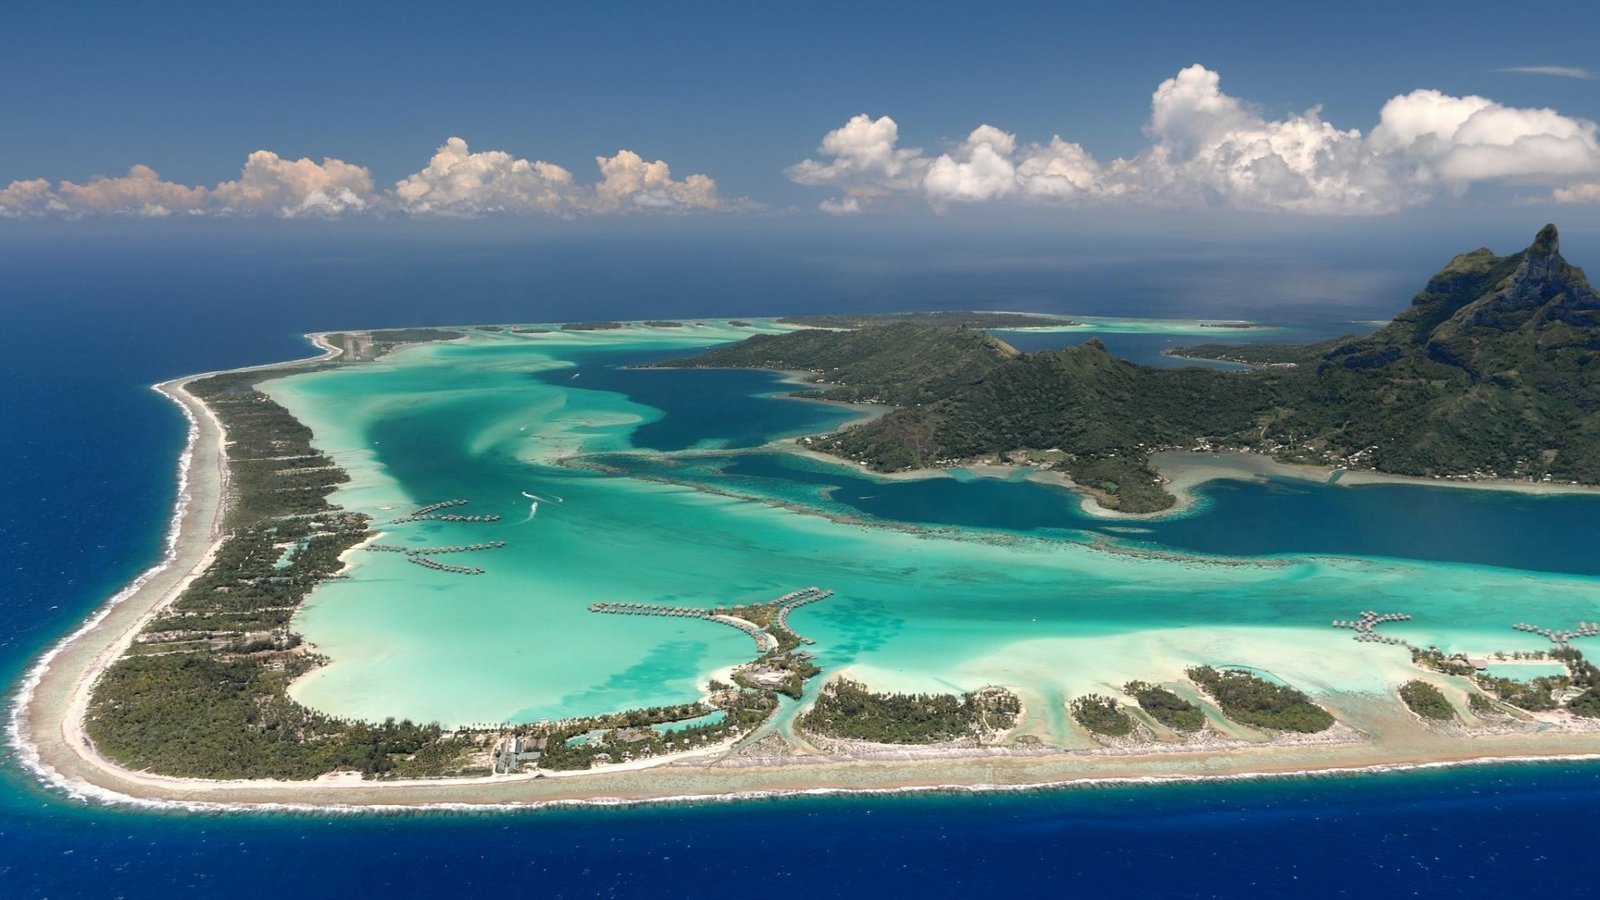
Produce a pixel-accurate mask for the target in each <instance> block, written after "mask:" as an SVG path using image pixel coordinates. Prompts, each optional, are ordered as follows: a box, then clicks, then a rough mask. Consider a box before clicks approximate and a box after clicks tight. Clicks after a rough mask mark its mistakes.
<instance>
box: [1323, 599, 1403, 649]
mask: <svg viewBox="0 0 1600 900" xmlns="http://www.w3.org/2000/svg"><path fill="white" fill-rule="evenodd" d="M1409 621H1411V614H1410V613H1402V612H1391V613H1380V612H1375V611H1373V610H1370V609H1368V610H1362V612H1361V618H1359V619H1355V620H1340V619H1334V620H1333V622H1332V623H1331V624H1332V625H1333V627H1334V628H1350V629H1353V630H1354V631H1355V634H1354V635H1353V637H1354V639H1355V640H1356V641H1358V642H1360V643H1364V644H1366V643H1371V644H1393V645H1395V646H1397V647H1405V648H1407V649H1410V650H1416V649H1418V647H1417V645H1416V644H1413V643H1411V642H1410V641H1406V640H1401V639H1400V638H1397V637H1389V636H1388V635H1383V634H1378V632H1377V627H1378V626H1379V625H1382V624H1384V623H1386V622H1409Z"/></svg>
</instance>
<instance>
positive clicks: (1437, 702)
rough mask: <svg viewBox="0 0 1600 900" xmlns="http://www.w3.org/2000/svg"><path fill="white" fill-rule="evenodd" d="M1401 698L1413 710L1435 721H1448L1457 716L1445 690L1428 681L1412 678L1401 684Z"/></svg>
mask: <svg viewBox="0 0 1600 900" xmlns="http://www.w3.org/2000/svg"><path fill="white" fill-rule="evenodd" d="M1400 699H1401V700H1404V701H1405V704H1406V706H1409V707H1410V708H1411V711H1412V712H1414V713H1416V714H1417V715H1419V716H1421V717H1422V718H1424V719H1428V720H1429V721H1433V722H1448V721H1450V720H1451V719H1454V718H1455V717H1456V710H1455V707H1453V706H1451V705H1450V701H1449V700H1446V699H1445V697H1444V692H1443V691H1440V690H1439V689H1438V688H1437V687H1434V686H1433V685H1431V684H1429V683H1428V682H1426V681H1421V680H1419V679H1415V678H1414V679H1412V680H1410V681H1408V682H1406V683H1405V684H1402V685H1400Z"/></svg>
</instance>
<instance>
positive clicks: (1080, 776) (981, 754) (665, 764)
mask: <svg viewBox="0 0 1600 900" xmlns="http://www.w3.org/2000/svg"><path fill="white" fill-rule="evenodd" d="M307 337H308V339H309V340H310V341H311V342H312V343H313V345H314V346H316V347H318V348H320V349H321V350H322V353H320V354H319V355H317V356H313V357H309V358H306V359H301V360H296V361H292V362H288V363H275V364H269V365H263V366H251V367H246V368H244V369H236V370H230V371H249V370H260V369H277V368H293V367H298V366H305V365H311V364H315V363H318V362H322V361H326V360H328V359H332V358H335V357H336V356H337V355H338V354H339V353H340V351H339V350H338V349H337V348H335V347H333V346H332V345H331V344H329V343H327V341H326V339H325V335H324V334H323V333H317V334H313V335H308V336H307ZM213 374H218V373H211V372H208V373H201V374H197V375H190V376H185V377H182V378H177V379H173V380H171V381H167V382H163V383H161V384H159V385H156V386H154V389H155V390H157V391H159V392H160V393H162V394H163V395H164V396H166V397H167V398H168V399H170V400H172V401H173V402H174V403H177V404H178V405H179V407H180V409H182V411H183V413H184V415H185V417H186V418H187V420H188V423H189V434H188V440H187V442H186V446H185V449H184V451H183V453H182V455H181V456H180V459H179V466H178V473H179V482H178V484H179V489H178V494H177V498H176V501H175V503H174V509H173V514H172V517H171V519H170V524H169V527H168V532H167V535H166V541H165V546H166V552H165V554H164V555H163V558H162V560H161V561H160V562H158V563H157V564H156V565H155V566H153V567H152V568H150V569H149V570H147V571H145V572H144V573H142V574H141V575H140V576H139V577H138V578H136V579H134V581H133V582H131V583H130V584H129V585H128V586H126V587H125V588H124V589H123V590H122V591H120V592H118V593H117V594H116V595H115V596H113V597H112V598H111V599H110V600H108V601H107V602H105V603H104V604H102V605H101V606H100V607H99V608H98V609H96V610H95V611H94V612H93V614H91V615H90V616H89V618H88V619H87V620H86V621H85V622H84V623H83V624H82V625H81V626H80V627H79V628H77V629H76V630H74V631H73V632H71V633H70V634H68V635H67V636H65V637H64V638H62V639H60V640H59V641H57V642H56V643H55V644H54V645H53V646H52V647H51V648H50V649H49V650H48V651H47V652H45V653H44V654H43V655H42V656H41V657H40V658H39V659H38V660H37V662H35V663H34V665H33V666H31V667H30V668H29V670H28V671H27V674H26V676H25V678H24V680H23V682H22V684H21V686H20V687H19V689H18V690H17V691H16V693H15V695H14V697H13V706H12V710H11V716H10V721H9V723H8V729H7V732H8V740H9V742H10V743H11V744H12V745H13V746H14V747H16V749H17V753H18V758H19V761H20V762H21V763H22V765H23V767H24V768H25V769H27V770H28V771H29V772H30V774H32V775H34V776H35V777H37V778H38V779H39V780H41V781H43V782H45V783H46V784H47V785H50V786H52V787H54V788H56V789H58V790H60V791H62V792H64V793H66V794H67V795H69V796H71V797H74V798H77V799H82V800H92V801H96V802H102V803H107V804H115V805H137V806H145V807H151V808H182V809H191V810H212V811H273V810H280V811H295V810H302V811H315V812H327V811H341V812H356V811H363V812H398V811H411V810H422V809H435V810H493V809H533V808H544V807H557V806H574V805H607V806H609V805H619V804H644V803H663V802H707V801H712V800H724V801H726V800H747V799H758V798H766V797H776V796H791V795H798V796H821V795H843V794H899V793H913V792H915V793H933V792H946V793H949V792H962V793H965V792H985V791H1015V790H1041V789H1062V788H1070V787H1087V786H1096V785H1112V784H1176V783H1187V782H1198V781H1215V780H1254V779H1261V778H1288V777H1309V776H1316V775H1345V774H1360V773H1378V772H1391V771H1399V770H1411V769H1430V768H1440V767H1450V766H1465V765H1487V764H1496V763H1517V762H1533V761H1541V760H1549V761H1580V760H1582V761H1591V760H1600V741H1597V740H1596V733H1594V732H1581V731H1562V732H1557V733H1548V734H1537V735H1535V734H1521V733H1518V734H1504V735H1493V736H1488V737H1482V738H1478V739H1475V740H1474V743H1475V744H1478V746H1475V747H1472V748H1471V749H1470V750H1464V749H1463V748H1462V745H1461V742H1460V740H1459V739H1457V738H1456V737H1454V736H1451V735H1445V734H1440V733H1437V732H1432V731H1429V730H1427V729H1426V728H1422V727H1420V726H1417V727H1406V726H1404V725H1403V724H1402V725H1397V726H1396V727H1395V728H1394V729H1392V733H1390V732H1391V729H1389V728H1387V727H1386V728H1384V729H1381V731H1382V732H1384V733H1385V737H1383V738H1380V739H1376V740H1364V741H1355V742H1343V743H1334V744H1327V743H1307V744H1293V743H1269V744H1264V745H1257V746H1250V747H1244V748H1237V747H1230V748H1227V749H1224V750H1218V749H1215V748H1171V747H1162V748H1156V749H1154V750H1152V751H1149V752H1128V753H1105V752H1103V751H1098V752H1097V751H1092V750H1091V751H1068V750H1059V751H1056V752H1051V753H1048V754H1039V753H1029V752H1027V751H1026V750H1023V749H1022V748H1014V749H1013V748H999V749H996V748H987V749H982V750H978V751H977V752H972V753H956V754H954V755H952V754H951V753H950V751H948V750H929V749H928V748H917V747H914V746H911V747H907V748H906V750H905V752H904V758H899V759H894V760H885V759H859V758H850V757H849V756H848V754H845V755H838V754H833V755H828V754H824V755H820V756H819V755H802V756H793V757H776V758H745V759H742V760H741V758H739V757H737V756H732V755H730V756H727V757H724V758H712V759H710V761H707V758H708V757H717V754H719V753H722V752H723V750H722V748H701V749H698V750H695V751H688V752H686V753H683V754H676V755H666V756H662V757H657V758H655V759H652V760H649V761H642V764H636V765H630V766H627V767H621V766H618V767H602V768H599V769H595V770H589V771H583V772H577V773H572V774H570V775H563V776H560V777H552V776H550V775H548V774H537V773H535V774H517V775H500V776H493V775H491V776H474V777H465V778H443V779H428V780H396V781H364V780H360V779H351V778H348V777H341V776H338V775H334V776H332V777H327V776H325V777H324V778H323V779H318V780H309V781H273V780H238V781H221V780H206V779H192V778H175V777H169V776H159V775H152V774H148V773H143V772H135V771H130V770H128V769H126V768H123V767H121V766H118V765H117V764H115V763H113V762H112V761H110V760H108V759H106V758H104V757H102V756H101V755H100V754H99V753H98V752H96V750H95V749H94V747H93V744H92V742H90V741H89V740H88V737H87V735H86V734H85V733H84V729H83V715H84V713H85V712H86V710H87V708H88V703H89V697H90V693H91V691H92V688H93V686H94V684H95V682H96V680H97V679H98V677H99V676H100V674H101V673H103V672H104V671H105V669H106V668H107V667H109V666H110V665H111V664H113V663H114V662H115V661H116V660H117V659H119V658H121V656H122V654H123V652H124V651H125V650H126V648H127V646H128V645H129V644H130V643H131V641H132V640H133V638H134V637H135V636H136V635H137V633H138V632H139V630H140V629H141V628H142V626H143V624H144V623H145V622H146V621H148V619H149V618H150V617H151V616H153V615H155V614H156V613H158V612H159V611H160V610H161V609H162V608H164V607H165V605H166V604H168V603H170V602H171V601H172V600H173V599H174V598H176V597H177V596H178V595H179V594H180V593H181V592H182V590H183V589H184V587H185V586H186V585H187V584H188V583H189V582H190V581H192V580H193V579H194V578H195V577H197V576H198V575H199V574H200V573H201V572H203V571H204V569H205V568H206V566H207V565H208V564H209V561H210V559H211V557H212V554H213V553H214V552H215V550H216V549H217V547H218V545H219V538H218V534H219V528H220V525H221V522H222V517H223V515H224V513H225V511H226V507H227V483H228V481H227V480H228V471H227V453H226V433H225V431H224V430H223V428H222V426H221V423H220V422H219V421H218V420H217V419H216V417H215V416H214V415H213V413H212V412H211V410H210V409H209V408H208V407H207V406H206V405H205V404H204V403H203V402H201V401H200V400H199V399H198V398H196V397H195V396H194V395H192V394H190V393H189V392H188V391H187V390H186V389H185V388H186V386H187V385H188V384H190V383H192V382H193V381H196V380H198V379H201V378H205V377H208V376H210V375H213ZM1262 459H1263V460H1264V461H1265V462H1267V463H1271V461H1270V460H1265V458H1262ZM1271 464H1272V465H1278V466H1281V465H1282V464H1277V463H1271ZM924 477H931V476H924ZM1209 477H1221V476H1208V478H1207V479H1203V480H1209ZM1236 477H1238V476H1236ZM1413 481H1414V480H1406V481H1405V483H1413ZM1196 483H1198V482H1196ZM1422 483H1433V482H1431V481H1428V480H1422ZM1459 486H1462V487H1476V486H1478V485H1476V484H1461V485H1459ZM1558 487H1559V486H1558ZM1164 513H1165V514H1172V511H1170V510H1169V511H1164ZM1341 718H1343V717H1342V716H1341ZM1358 724H1361V725H1363V726H1364V725H1365V724H1366V723H1365V721H1360V722H1359V723H1358ZM1360 730H1368V729H1365V728H1364V727H1363V728H1361V729H1360ZM725 762H726V763H727V764H726V765H721V764H722V763H725ZM741 762H742V763H744V764H738V763H741Z"/></svg>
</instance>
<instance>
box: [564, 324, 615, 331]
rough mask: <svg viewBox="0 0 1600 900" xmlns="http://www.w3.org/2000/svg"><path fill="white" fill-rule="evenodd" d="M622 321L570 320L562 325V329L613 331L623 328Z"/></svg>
mask: <svg viewBox="0 0 1600 900" xmlns="http://www.w3.org/2000/svg"><path fill="white" fill-rule="evenodd" d="M622 327H623V324H622V323H621V322H568V323H567V324H565V325H563V326H561V330H562V331H612V330H614V329H617V328H622Z"/></svg>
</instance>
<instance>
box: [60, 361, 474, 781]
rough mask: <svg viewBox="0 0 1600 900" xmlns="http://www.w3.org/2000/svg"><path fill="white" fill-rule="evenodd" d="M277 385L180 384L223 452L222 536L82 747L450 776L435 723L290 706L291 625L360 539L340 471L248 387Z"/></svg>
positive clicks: (294, 652)
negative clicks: (226, 476)
mask: <svg viewBox="0 0 1600 900" xmlns="http://www.w3.org/2000/svg"><path fill="white" fill-rule="evenodd" d="M276 374H281V373H278V372H240V373H229V374H223V375H214V376H211V377H210V378H206V379H202V380H200V381H197V382H194V383H192V384H191V385H190V386H189V390H190V392H191V393H193V394H194V395H195V396H196V397H199V398H201V399H202V400H204V401H205V402H206V404H207V405H208V406H209V407H210V408H211V409H212V410H213V411H214V412H215V413H216V415H217V417H218V419H219V420H221V422H222V423H223V425H224V426H225V427H226V428H227V431H228V438H229V440H230V442H231V443H230V446H229V450H228V453H229V466H230V472H231V482H230V488H231V489H232V492H233V497H232V504H231V506H230V508H229V511H228V514H227V529H228V536H227V538H226V539H225V540H224V541H223V543H222V545H221V548H220V550H219V551H218V553H217V556H216V559H215V560H214V561H213V563H212V564H211V566H210V568H208V569H207V570H206V571H205V572H204V573H203V574H202V575H201V576H200V577H199V578H197V579H195V580H194V582H192V583H191V584H190V585H189V587H188V588H186V589H185V590H184V592H183V593H182V594H181V595H179V596H178V598H177V599H176V600H175V601H174V602H173V603H172V605H171V606H170V607H168V608H167V609H166V610H164V611H162V612H161V613H160V614H159V615H157V616H156V617H155V618H154V619H153V620H152V621H151V623H150V624H149V625H148V626H147V627H146V628H145V630H144V631H143V632H142V633H141V634H140V635H139V636H138V638H137V639H136V642H135V644H134V645H133V649H132V651H130V653H129V654H128V655H127V656H125V657H124V658H123V659H121V660H119V661H118V662H117V663H116V664H114V665H113V666H112V667H111V668H110V669H109V670H107V672H106V674H105V675H104V676H103V677H102V678H101V680H100V682H99V683H98V684H97V685H96V686H95V692H94V697H93V698H92V700H91V703H90V708H89V715H88V718H87V726H88V731H89V736H90V737H91V738H92V739H93V740H94V742H95V746H96V747H97V748H99V750H100V751H101V752H102V753H104V754H106V755H107V756H109V757H111V758H112V759H115V760H117V761H118V762H120V763H122V764H123V765H126V766H128V767H130V768H133V769H141V770H145V769H147V770H150V771H155V772H160V773H162V774H168V775H181V776H195V777H207V778H246V777H254V778H262V777H269V778H313V777H315V776H317V775H321V774H323V773H324V772H328V771H331V770H334V769H357V770H360V771H362V772H365V773H367V774H369V775H400V774H418V769H419V760H422V761H423V762H425V763H426V764H427V765H426V767H427V769H428V774H445V773H449V772H454V771H459V770H460V768H461V766H462V765H463V762H462V759H463V757H464V756H465V755H466V754H467V753H469V752H470V751H471V750H473V749H474V747H475V745H474V744H473V743H472V742H471V741H467V740H458V739H456V738H452V737H446V736H445V735H444V734H443V733H442V732H441V731H440V729H439V728H438V727H437V726H434V725H416V724H413V723H410V722H395V721H393V720H390V721H387V722H384V723H381V724H372V723H365V722H352V721H348V720H343V719H333V718H330V717H328V716H324V715H322V714H321V713H317V712H314V711H312V710H310V709H307V708H306V707H303V706H301V705H300V704H298V703H295V702H294V701H293V700H291V699H289V697H288V696H287V694H286V693H285V688H286V687H287V686H288V684H289V682H290V681H292V680H293V679H294V678H295V677H296V676H298V675H301V674H303V673H305V672H306V671H309V670H310V669H311V668H312V667H314V666H315V665H316V664H317V662H318V660H316V659H315V658H314V657H312V656H310V655H308V654H307V653H306V652H305V650H304V647H303V645H302V644H301V641H300V638H299V636H298V635H295V634H292V633H291V632H290V631H289V617H290V616H291V615H292V614H293V611H294V609H295V607H296V606H297V605H298V604H299V603H300V601H301V600H303V599H304V598H305V596H306V595H307V594H308V593H310V591H311V589H312V588H313V587H315V586H316V585H317V584H318V583H319V582H321V581H322V580H323V579H325V578H327V577H329V576H331V575H332V574H334V573H335V572H337V571H338V569H339V568H340V567H341V564H340V562H339V558H338V557H339V554H341V553H343V552H344V551H346V550H348V549H349V548H350V547H352V546H354V545H355V544H356V543H358V542H360V541H361V540H363V539H364V538H365V537H366V536H367V534H368V530H367V522H366V519H365V518H364V517H362V516H357V515H353V514H350V513H346V512H343V511H341V510H338V509H336V508H334V507H332V506H330V505H329V504H328V502H327V495H328V494H329V493H330V492H331V491H332V490H333V489H334V488H335V487H336V486H337V485H339V484H341V483H343V482H344V481H345V479H346V476H345V474H344V472H343V470H341V469H339V468H338V467H337V466H335V465H334V464H333V462H332V461H331V460H330V459H329V458H328V457H326V456H324V455H322V454H321V453H320V452H318V451H317V450H315V449H314V448H313V447H312V446H311V432H310V430H309V429H307V428H306V427H305V426H303V425H301V424H300V423H299V422H297V421H296V420H295V419H294V418H293V417H292V416H290V415H289V413H288V411H287V410H285V409H284V408H283V407H281V406H279V405H278V404H277V403H274V402H273V401H272V400H271V399H270V398H269V397H267V396H266V395H265V394H262V393H260V392H259V391H257V390H256V384H257V383H258V382H259V381H260V380H262V379H264V378H269V377H272V376H273V375H276ZM285 556H287V563H286V564H283V565H279V563H280V562H282V561H283V560H284V558H285Z"/></svg>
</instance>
